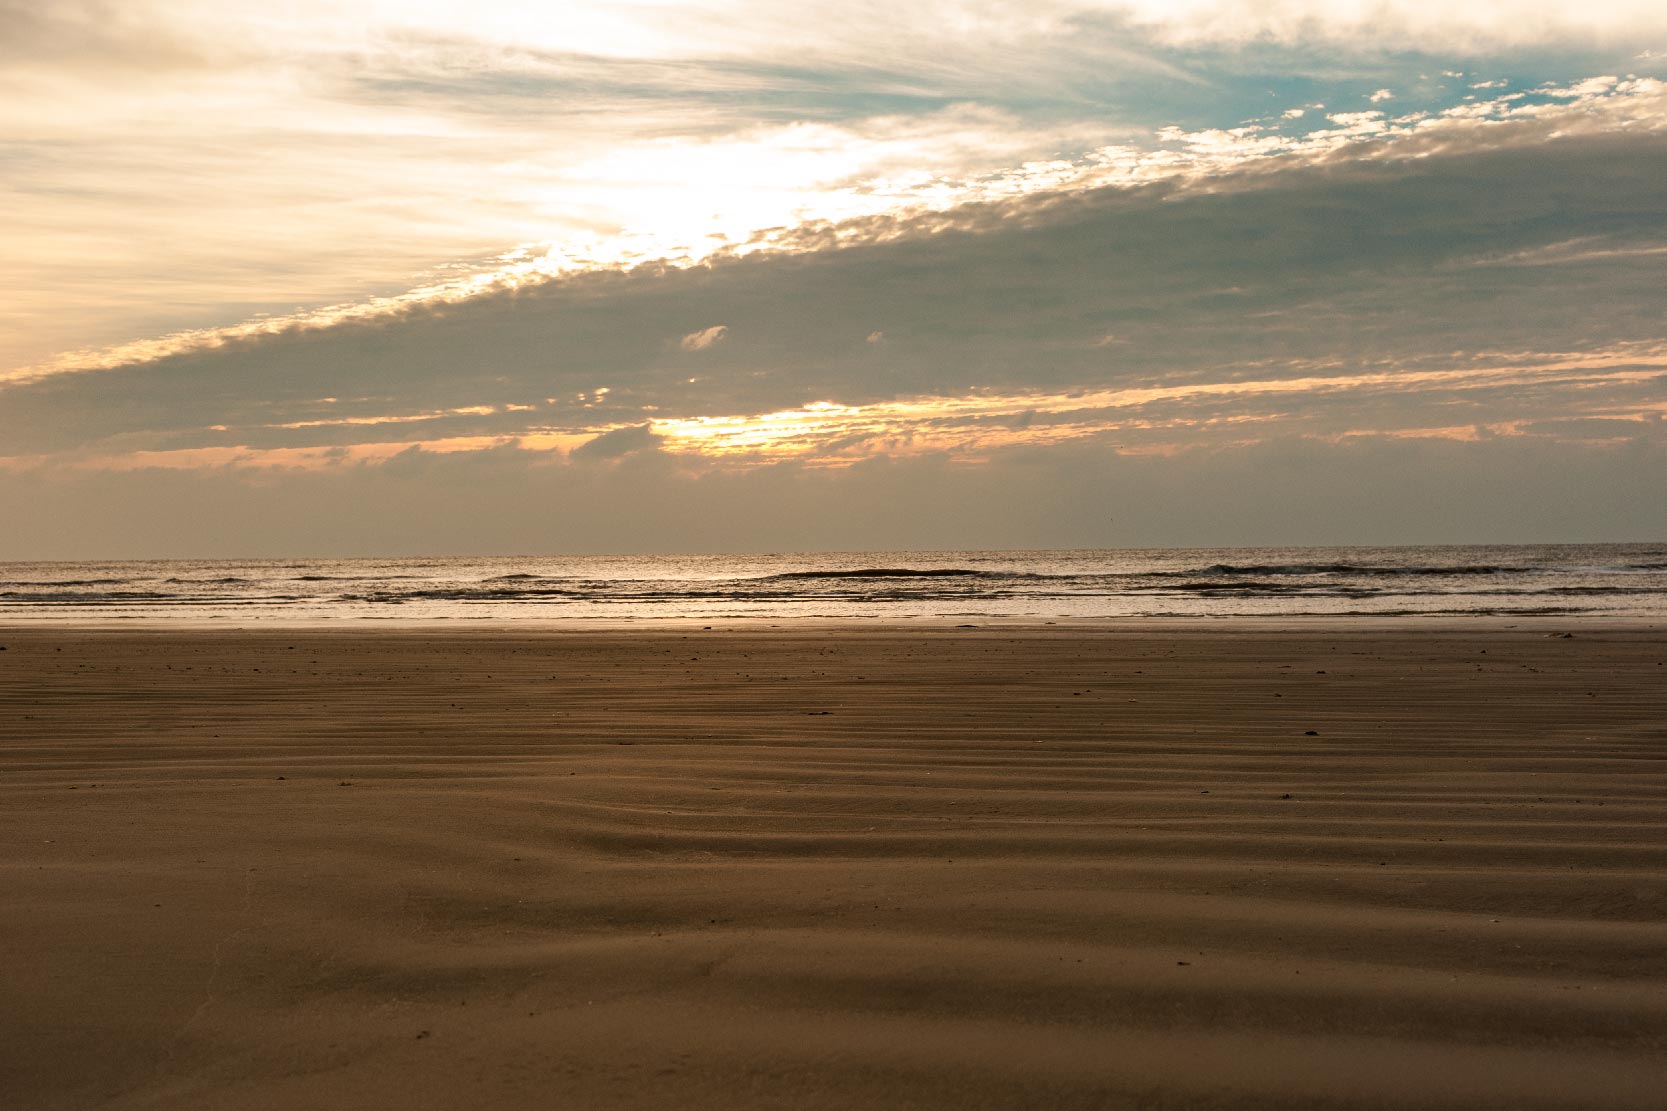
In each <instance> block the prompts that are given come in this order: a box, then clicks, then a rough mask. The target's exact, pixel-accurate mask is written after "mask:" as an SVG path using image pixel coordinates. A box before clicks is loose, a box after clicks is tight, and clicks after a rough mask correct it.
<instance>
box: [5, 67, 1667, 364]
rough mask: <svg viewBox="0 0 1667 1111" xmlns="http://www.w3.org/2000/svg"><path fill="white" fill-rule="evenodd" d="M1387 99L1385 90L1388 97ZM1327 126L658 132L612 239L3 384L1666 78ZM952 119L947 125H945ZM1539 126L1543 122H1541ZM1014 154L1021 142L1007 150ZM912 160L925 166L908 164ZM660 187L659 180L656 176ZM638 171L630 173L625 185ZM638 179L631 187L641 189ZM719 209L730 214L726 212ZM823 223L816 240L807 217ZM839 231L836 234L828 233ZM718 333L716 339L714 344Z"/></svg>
mask: <svg viewBox="0 0 1667 1111" xmlns="http://www.w3.org/2000/svg"><path fill="white" fill-rule="evenodd" d="M1374 99H1375V97H1374ZM1325 120H1326V123H1327V126H1319V127H1313V128H1310V129H1308V130H1296V129H1295V128H1296V124H1297V120H1296V119H1294V118H1287V114H1280V115H1277V116H1275V117H1272V118H1269V119H1267V120H1264V121H1261V122H1253V123H1247V124H1245V125H1242V126H1240V127H1236V128H1228V129H1221V128H1212V129H1205V130H1201V131H1185V130H1183V129H1180V128H1166V129H1163V130H1162V131H1160V132H1158V134H1157V135H1156V136H1155V139H1156V140H1157V141H1156V142H1153V143H1150V144H1147V145H1136V144H1124V143H1119V144H1111V145H1102V146H1098V147H1094V148H1092V149H1088V150H1085V151H1082V152H1081V153H1079V154H1077V155H1075V156H1072V157H1069V158H1052V159H1042V160H1029V161H1024V162H1021V163H1020V164H1018V165H1016V166H1014V165H1006V166H1000V167H998V168H993V169H989V170H987V171H985V172H978V173H973V174H965V173H962V174H956V173H953V172H949V171H947V170H944V171H942V172H940V171H935V170H934V169H932V167H934V166H938V167H949V166H955V165H964V164H965V159H966V157H967V151H968V150H969V149H972V148H975V147H977V146H978V145H979V143H980V142H984V141H987V140H988V139H989V137H990V136H992V135H994V134H997V133H999V132H1000V130H1001V127H1000V124H1001V123H1003V122H1005V121H998V120H993V119H991V118H989V117H988V116H987V115H980V114H977V113H975V114H974V115H973V116H972V117H971V118H966V119H962V118H952V119H949V120H947V121H938V124H934V125H933V126H932V127H931V128H930V129H929V133H927V134H921V133H919V132H918V130H917V131H916V132H914V133H909V134H902V135H889V136H881V137H876V136H873V135H860V134H855V133H852V132H849V131H846V130H841V129H838V128H830V127H823V126H809V125H800V124H795V125H790V126H788V127H785V128H780V129H774V130H767V131H763V132H759V133H749V134H746V135H742V136H740V137H738V138H737V137H729V138H723V139H702V140H693V139H691V140H664V141H654V142H652V143H650V144H648V145H647V146H645V147H642V148H638V149H630V148H627V149H622V150H620V151H617V152H615V153H613V154H611V155H609V156H607V157H605V158H603V159H601V160H599V161H598V162H596V163H593V164H588V165H585V166H581V167H580V168H578V169H577V170H575V171H573V174H572V176H573V179H574V180H576V181H579V182H583V181H586V180H591V181H593V182H594V183H596V184H597V186H598V188H600V189H601V190H602V191H605V192H613V193H616V194H617V193H618V192H619V191H620V190H621V189H622V188H623V189H624V191H625V192H626V193H627V194H630V196H631V200H630V202H629V203H632V204H635V205H636V207H635V208H634V209H621V210H620V211H619V212H617V213H616V216H617V218H619V219H622V220H624V221H626V227H625V230H623V231H620V232H618V233H615V234H609V235H601V234H595V233H588V234H582V235H581V234H573V235H568V236H566V237H564V238H562V239H560V240H554V241H541V242H533V243H525V244H522V245H520V246H517V247H515V248H513V249H512V250H510V251H507V252H504V253H502V254H500V255H497V256H494V257H492V258H488V259H484V260H481V261H479V262H475V263H453V264H450V265H449V266H448V267H446V268H445V269H443V270H441V271H438V272H437V273H436V278H437V280H435V281H432V282H430V283H427V284H424V285H420V286H417V287H415V288H413V289H410V290H408V291H406V292H404V293H401V294H397V295H393V296H387V297H373V298H368V299H365V300H362V301H357V302H347V303H341V304H335V305H329V306H324V307H322V308H317V309H310V310H305V311H301V312H297V313H292V314H287V315H276V316H273V315H263V316H260V317H257V318H254V319H251V320H248V321H245V322H243V323H241V324H237V325H234V326H230V327H222V328H209V329H191V330H185V331H180V332H175V333H171V334H168V335H164V336H160V337H156V338H152V339H147V340H143V341H138V342H134V343H127V344H119V345H115V346H113V347H108V348H104V349H82V350H75V351H70V352H66V353H63V354H61V355H59V356H57V357H55V358H54V359H52V360H50V361H48V362H46V363H41V364H35V365H31V366H27V367H21V368H18V369H15V370H12V371H10V372H5V373H0V383H4V382H5V381H7V380H12V381H26V380H30V379H34V378H38V377H40V376H42V375H47V374H53V373H62V372H67V371H74V370H87V369H103V368H111V367H119V366H124V365H130V364H134V363H142V362H146V361H149V360H153V359H157V358H162V357H165V356H167V355H170V354H174V353H177V352H180V351H188V350H192V349H195V348H202V347H213V346H216V345H219V344H222V343H224V342H227V341H230V340H235V339H238V338H243V337H249V336H259V335H270V334H274V333H279V332H283V331H287V330H291V329H295V328H320V327H329V326H331V325H334V324H338V323H343V322H347V321H352V320H363V319H374V318H377V317H391V316H396V315H398V314H399V313H401V312H404V311H406V310H408V309H410V308H412V307H414V306H420V305H424V304H429V303H436V302H441V303H444V302H460V301H466V300H468V299H470V298H472V297H476V296H479V295H481V294H483V293H488V292H491V291H494V290H502V289H514V288H519V287H523V286H528V285H534V284H538V283H542V282H547V281H550V280H552V279H559V278H561V277H564V276H568V275H572V274H579V273H586V272H590V271H596V270H629V269H631V268H633V267H638V266H643V265H647V264H654V265H661V266H673V267H689V266H695V265H699V264H700V263H702V262H705V261H707V260H709V259H712V258H715V257H720V256H724V257H737V256H744V255H747V254H753V253H759V252H787V253H791V252H795V251H799V250H807V249H808V250H825V249H827V248H828V247H830V246H834V245H837V244H838V242H839V240H840V239H841V238H842V237H843V238H848V239H849V240H851V241H866V240H869V239H871V238H872V237H873V235H874V234H875V232H874V228H873V227H872V226H871V225H867V224H864V223H863V222H862V221H863V219H864V218H866V217H876V216H883V217H890V218H900V219H906V218H908V217H911V216H919V215H921V214H925V213H934V212H936V213H947V212H951V211H953V210H955V209H957V208H962V207H965V206H968V205H976V204H980V203H988V202H999V201H1003V200H1010V199H1013V198H1018V197H1025V196H1032V195H1038V194H1047V193H1060V194H1066V193H1071V192H1078V191H1083V190H1088V189H1094V188H1101V187H1108V186H1110V187H1124V188H1134V187H1139V186H1144V185H1153V184H1158V183H1169V184H1171V185H1173V186H1176V187H1180V188H1191V189H1208V188H1210V187H1211V184H1212V182H1213V181H1214V180H1216V179H1218V178H1221V177H1223V176H1226V175H1237V176H1238V177H1240V178H1241V179H1243V178H1245V177H1246V176H1247V175H1253V174H1254V173H1255V172H1256V170H1257V169H1258V167H1259V166H1264V165H1265V166H1266V167H1267V168H1269V169H1273V168H1276V167H1287V166H1289V165H1290V164H1292V163H1293V162H1307V163H1315V164H1317V163H1322V162H1324V161H1326V160H1328V159H1335V158H1339V157H1342V156H1344V155H1348V156H1351V157H1355V158H1386V159H1392V158H1397V157H1408V156H1417V155H1418V154H1419V150H1418V148H1417V147H1416V146H1415V144H1424V145H1425V146H1426V147H1428V148H1430V149H1439V147H1438V146H1431V145H1439V144H1440V143H1441V142H1443V140H1444V139H1448V138H1453V139H1458V138H1464V139H1466V140H1468V141H1471V142H1473V143H1474V142H1475V141H1476V139H1477V137H1478V136H1479V135H1480V136H1484V137H1485V136H1486V135H1488V134H1489V133H1492V134H1495V135H1497V136H1498V137H1499V140H1500V141H1502V142H1509V141H1511V130H1510V127H1511V125H1517V126H1518V128H1519V129H1520V128H1521V127H1523V126H1525V125H1530V124H1539V125H1541V126H1542V128H1543V129H1548V130H1552V133H1554V134H1562V135H1567V134H1579V133H1581V132H1583V131H1590V130H1598V129H1633V130H1640V129H1641V130H1655V131H1659V130H1664V129H1667V83H1664V82H1663V81H1660V80H1656V79H1654V78H1637V77H1633V78H1627V79H1621V78H1617V77H1613V76H1609V77H1597V78H1592V79H1588V80H1586V81H1583V82H1580V83H1577V84H1575V85H1571V86H1566V87H1557V86H1549V85H1548V86H1541V87H1538V88H1534V89H1530V90H1523V91H1518V92H1516V93H1511V94H1506V95H1503V96H1499V97H1494V98H1491V99H1486V100H1474V101H1469V102H1466V103H1464V104H1462V105H1458V106H1455V107H1451V108H1447V109H1444V110H1441V111H1437V112H1429V111H1415V112H1410V113H1407V114H1404V115H1401V116H1396V117H1390V116H1387V115H1386V114H1385V113H1383V112H1382V111H1378V110H1372V111H1361V112H1352V113H1332V114H1330V115H1329V116H1326V117H1325ZM939 124H941V126H939ZM1543 133H1544V132H1543V131H1542V132H1541V133H1540V134H1543ZM989 153H996V154H1000V155H1010V154H1011V153H1012V151H1011V149H1006V148H1002V149H998V150H997V151H995V152H986V155H987V156H988V154H989ZM902 167H912V168H911V169H908V170H904V169H902ZM650 180H654V181H659V182H661V184H659V185H656V186H653V187H649V186H645V185H643V184H642V183H643V182H645V181H650ZM623 183H633V184H630V185H625V184H623ZM633 190H634V191H635V192H634V193H633V192H632V191H633ZM714 210H716V211H714ZM807 227H808V228H816V229H823V231H822V232H821V233H819V234H818V235H816V236H815V237H813V238H807V236H806V230H805V229H806V228H807ZM830 237H831V239H830ZM719 338H721V332H720V333H716V334H714V336H713V337H712V338H711V340H710V341H709V342H716V340H717V339H719Z"/></svg>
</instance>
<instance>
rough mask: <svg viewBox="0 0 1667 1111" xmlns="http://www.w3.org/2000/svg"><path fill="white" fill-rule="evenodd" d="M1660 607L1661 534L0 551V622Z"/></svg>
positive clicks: (1666, 598)
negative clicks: (332, 554) (1063, 546)
mask: <svg viewBox="0 0 1667 1111" xmlns="http://www.w3.org/2000/svg"><path fill="white" fill-rule="evenodd" d="M1471 615H1479V616H1523V617H1531V616H1552V617H1587V616H1592V617H1628V618H1631V617H1645V618H1654V617H1667V543H1660V544H1572V545H1506V546H1494V545H1490V546H1440V547H1386V548H1358V547H1357V548H1177V549H1163V550H1158V549H1127V550H1100V551H1034V552H1016V551H1015V552H840V553H817V554H804V553H798V554H760V555H684V556H676V555H660V556H513V557H512V556H502V557H490V558H432V559H364V558H360V559H279V560H266V559H262V560H156V561H122V562H107V563H94V562H72V563H15V562H14V563H0V623H4V624H8V625H20V624H107V623H116V622H120V623H124V624H125V623H142V624H193V625H195V624H206V623H215V624H220V623H235V624H239V625H245V624H281V625H291V626H308V625H337V624H343V623H366V622H373V621H381V622H406V623H411V622H417V623H427V622H435V623H439V622H454V621H477V622H490V623H494V624H528V625H532V624H539V625H545V624H569V623H574V624H581V623H614V624H629V623H638V622H655V621H677V622H690V621H694V622H700V621H705V622H711V621H726V620H727V621H734V620H747V621H758V620H765V621H771V622H791V621H804V622H813V621H841V622H845V621H852V622H868V621H873V622H879V623H884V622H900V621H923V622H956V623H962V622H979V621H997V622H1050V621H1052V622H1062V621H1084V620H1090V621H1091V620H1112V619H1117V618H1231V617H1315V618H1323V617H1375V618H1416V617H1429V616H1444V617H1447V616H1456V617H1463V616H1471Z"/></svg>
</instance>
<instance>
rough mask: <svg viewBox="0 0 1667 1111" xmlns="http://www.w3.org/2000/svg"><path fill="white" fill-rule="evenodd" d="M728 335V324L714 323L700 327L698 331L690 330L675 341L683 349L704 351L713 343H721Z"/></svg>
mask: <svg viewBox="0 0 1667 1111" xmlns="http://www.w3.org/2000/svg"><path fill="white" fill-rule="evenodd" d="M728 335H729V325H727V324H714V325H712V326H711V327H709V328H702V329H700V330H699V331H696V332H690V333H689V334H688V335H686V336H684V337H683V338H682V339H680V340H678V341H677V346H679V347H681V348H682V349H683V350H685V351H705V350H706V349H707V348H708V347H711V346H713V345H714V344H718V343H722V342H723V341H724V339H725V338H726V337H727V336H728Z"/></svg>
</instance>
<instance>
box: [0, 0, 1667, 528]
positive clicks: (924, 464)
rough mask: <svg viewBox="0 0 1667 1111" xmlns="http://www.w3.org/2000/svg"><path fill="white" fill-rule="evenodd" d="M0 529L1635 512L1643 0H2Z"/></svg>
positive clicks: (1651, 474) (1639, 435) (1664, 353)
mask: <svg viewBox="0 0 1667 1111" xmlns="http://www.w3.org/2000/svg"><path fill="white" fill-rule="evenodd" d="M0 27H4V28H5V33H4V35H0V236H3V237H4V238H3V241H4V243H5V249H4V250H0V289H4V290H5V291H6V293H5V296H4V297H3V298H0V521H4V522H6V524H5V525H4V526H3V527H0V559H12V560H32V559H72V558H123V557H132V558H157V557H213V556H227V557H237V556H282V555H298V556H299V555H321V556H322V555H353V554H362V555H403V554H434V555H441V554H516V553H529V554H531V553H562V552H572V553H589V552H653V551H666V552H681V551H794V550H857V549H888V548H889V549H899V548H909V549H958V548H1032V547H1073V548H1074V547H1147V546H1177V545H1182V546H1190V545H1234V544H1244V545H1297V544H1350V543H1361V544H1379V543H1462V542H1557V541H1571V542H1574V541H1592V540H1658V539H1663V538H1667V493H1664V491H1667V416H1664V414H1667V7H1663V6H1662V5H1660V4H1659V3H1655V2H1651V3H1644V2H1633V0H1617V2H1608V3H1605V2H1602V0H1586V2H1579V3H1577V2H1569V0H1515V2H1504V0H1498V2H1494V0H1479V2H1464V0H1457V2H1453V3H1447V4H1441V5H1435V4H1429V3H1424V2H1414V0H1377V2H1372V3H1367V2H1364V0H1334V2H1325V0H1282V2H1268V3H1256V2H1250V3H1218V2H1212V0H1169V2H1158V0H1025V2H1008V0H982V2H976V0H920V2H917V3H911V4H906V5H899V4H896V3H888V4H880V3H870V2H867V0H844V2H841V3H837V4H835V3H824V2H822V0H799V2H794V3H786V2H780V0H774V2H771V0H686V2H655V0H606V2H604V0H569V2H565V3H562V4H550V5H531V4H525V3H516V2H509V0H471V2H469V3H455V2H451V0H401V2H397V3H396V2H393V0H388V2H382V0H367V2H361V3H339V2H338V3H325V2H313V0H290V2H282V3H280V2H273V0H266V2H262V3H258V4H256V3H247V2H244V0H213V2H209V0H119V2H117V0H110V2H100V0H54V2H53V3H51V4H40V3H38V2H34V0H0Z"/></svg>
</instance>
